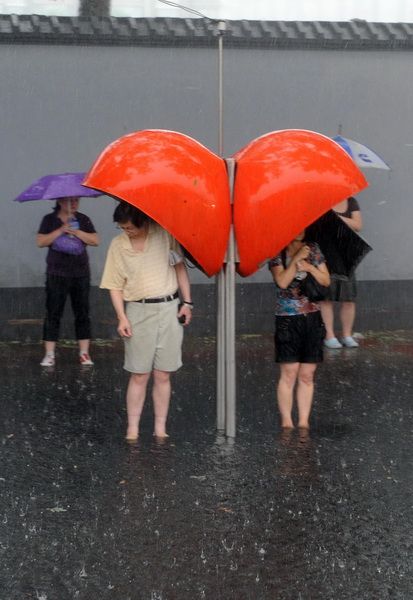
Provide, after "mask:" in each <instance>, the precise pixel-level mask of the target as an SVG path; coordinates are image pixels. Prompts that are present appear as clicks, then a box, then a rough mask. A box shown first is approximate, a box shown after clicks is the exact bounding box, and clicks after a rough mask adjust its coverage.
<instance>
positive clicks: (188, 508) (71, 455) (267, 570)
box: [0, 332, 413, 600]
mask: <svg viewBox="0 0 413 600" xmlns="http://www.w3.org/2000/svg"><path fill="white" fill-rule="evenodd" d="M411 345H412V340H411V339H410V337H409V336H408V335H407V334H406V333H403V332H399V333H398V334H397V335H396V334H387V337H386V335H381V336H380V335H376V336H373V335H371V336H369V337H367V338H366V340H364V341H363V343H362V347H361V348H360V349H358V350H350V351H339V352H338V353H337V352H334V351H332V352H330V353H329V354H327V356H326V360H325V363H324V365H323V367H322V368H321V369H320V372H319V374H318V381H317V391H316V404H315V408H314V413H313V421H312V429H311V432H310V433H308V432H306V431H302V430H295V431H288V432H281V431H280V430H279V427H278V424H277V419H276V412H275V406H274V381H275V374H276V371H275V367H274V365H273V362H272V357H273V351H272V340H271V336H249V337H244V338H241V339H240V340H239V341H238V344H237V349H238V361H239V370H238V373H239V374H238V394H237V396H238V404H239V409H238V431H239V433H238V436H237V438H236V440H227V439H226V438H225V437H224V436H222V435H219V434H217V433H216V431H215V405H214V403H215V357H214V349H215V348H214V340H212V339H201V340H200V339H196V340H195V339H192V340H191V339H190V338H188V339H187V343H186V349H185V352H186V366H185V367H184V368H183V369H182V370H181V371H180V372H179V373H178V374H177V375H176V377H175V381H174V398H173V406H172V410H171V419H170V427H169V431H170V434H171V437H170V438H169V439H168V440H166V441H164V442H163V443H160V442H159V441H158V440H156V438H153V436H152V431H151V424H152V414H151V412H152V411H151V408H150V405H149V404H148V406H147V410H146V411H145V415H144V419H143V431H142V435H141V438H140V439H139V441H138V442H137V443H136V444H125V443H124V441H123V434H124V428H125V409H124V400H123V396H124V390H125V384H126V377H125V374H124V373H123V371H122V369H121V347H120V345H119V344H118V343H115V342H113V343H103V342H102V343H101V344H100V345H96V344H95V347H94V359H95V361H96V363H95V366H94V367H93V368H92V369H85V368H83V369H82V368H79V367H78V366H77V364H76V358H77V357H76V349H75V348H74V347H71V346H70V345H68V346H67V347H63V348H62V349H61V350H60V353H59V356H58V362H57V366H56V367H55V368H54V369H52V370H48V369H46V370H43V371H41V369H40V367H39V365H38V362H39V358H40V355H41V348H40V346H36V345H34V346H33V345H32V346H30V345H23V344H8V345H6V344H5V345H2V346H0V356H1V359H2V360H1V364H2V367H0V370H1V379H2V382H3V384H2V390H1V395H2V398H1V406H2V419H1V421H2V425H1V442H2V464H1V473H0V489H1V500H0V509H1V510H0V521H1V535H0V553H1V565H2V566H1V567H0V569H1V571H2V573H1V574H2V577H1V578H0V579H1V582H2V583H0V586H1V587H2V590H1V594H0V598H2V599H3V598H4V599H5V600H6V599H7V600H23V599H35V600H39V599H40V600H55V599H58V600H66V599H67V600H72V599H80V600H89V599H91V600H92V599H93V600H95V599H97V598H102V599H111V600H112V599H114V600H128V599H130V600H174V599H177V600H178V599H179V600H186V599H188V600H189V599H197V598H208V599H209V598H214V599H221V598H222V599H225V600H226V599H234V600H244V599H245V600H247V599H248V600H250V599H251V600H259V599H265V600H267V599H268V600H274V599H285V600H289V599H291V600H293V599H294V600H298V599H303V600H313V599H320V600H321V599H322V600H325V599H328V598H340V600H343V599H352V600H353V599H354V598H363V599H370V598H371V599H372V600H373V599H374V600H377V599H387V598H395V599H397V598H400V599H403V600H406V599H407V598H409V597H410V596H411V590H412V586H413V568H412V561H411V546H412V542H411V534H410V531H411V528H412V526H413V515H412V510H411V497H412V492H413V469H412V459H411V443H412V431H413V408H412V404H411V396H412V394H411V392H412V390H411V387H412V381H413V380H412V375H413V366H412V360H411V352H410V351H409V350H406V348H411ZM397 348H398V349H397Z"/></svg>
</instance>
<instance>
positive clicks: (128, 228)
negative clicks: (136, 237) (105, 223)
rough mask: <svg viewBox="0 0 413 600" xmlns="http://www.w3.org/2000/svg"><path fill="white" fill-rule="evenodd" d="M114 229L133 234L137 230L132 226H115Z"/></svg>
mask: <svg viewBox="0 0 413 600" xmlns="http://www.w3.org/2000/svg"><path fill="white" fill-rule="evenodd" d="M116 229H121V230H122V231H124V232H125V233H133V232H134V231H136V230H137V227H135V226H134V225H132V226H130V227H128V226H126V227H125V226H123V225H116Z"/></svg>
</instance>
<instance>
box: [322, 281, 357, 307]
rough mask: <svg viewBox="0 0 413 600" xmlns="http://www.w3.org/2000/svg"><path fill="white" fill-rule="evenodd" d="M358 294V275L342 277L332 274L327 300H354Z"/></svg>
mask: <svg viewBox="0 0 413 600" xmlns="http://www.w3.org/2000/svg"><path fill="white" fill-rule="evenodd" d="M356 296H357V283H356V277H355V276H354V275H350V277H346V278H340V277H335V275H334V274H333V275H332V276H331V285H330V289H329V291H328V294H327V297H326V300H330V301H331V302H354V301H355V299H356Z"/></svg>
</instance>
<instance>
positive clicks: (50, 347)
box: [44, 341, 56, 354]
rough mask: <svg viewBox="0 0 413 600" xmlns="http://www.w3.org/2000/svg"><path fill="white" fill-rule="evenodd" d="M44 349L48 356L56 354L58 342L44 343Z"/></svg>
mask: <svg viewBox="0 0 413 600" xmlns="http://www.w3.org/2000/svg"><path fill="white" fill-rule="evenodd" d="M44 349H45V352H46V354H54V353H55V350H56V342H50V341H47V342H45V343H44Z"/></svg>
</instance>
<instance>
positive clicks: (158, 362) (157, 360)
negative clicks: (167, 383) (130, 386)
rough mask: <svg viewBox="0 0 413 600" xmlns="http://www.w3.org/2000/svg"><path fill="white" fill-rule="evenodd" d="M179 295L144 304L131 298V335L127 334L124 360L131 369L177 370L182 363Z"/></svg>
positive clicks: (141, 370) (129, 316)
mask: <svg viewBox="0 0 413 600" xmlns="http://www.w3.org/2000/svg"><path fill="white" fill-rule="evenodd" d="M178 302H179V301H178V299H176V300H172V301H171V302H158V303H156V304H143V303H140V302H128V303H127V305H126V315H127V317H128V319H129V322H130V324H131V327H132V337H130V338H124V342H125V362H124V365H123V368H124V369H125V370H126V371H129V372H130V373H150V372H151V371H152V370H153V369H157V370H159V371H177V370H178V369H179V367H181V366H182V352H181V348H182V339H183V334H184V332H183V326H182V325H181V324H180V323H179V321H178V318H177V315H178Z"/></svg>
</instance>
